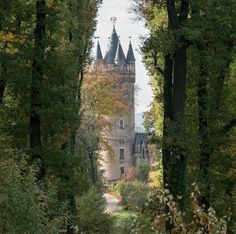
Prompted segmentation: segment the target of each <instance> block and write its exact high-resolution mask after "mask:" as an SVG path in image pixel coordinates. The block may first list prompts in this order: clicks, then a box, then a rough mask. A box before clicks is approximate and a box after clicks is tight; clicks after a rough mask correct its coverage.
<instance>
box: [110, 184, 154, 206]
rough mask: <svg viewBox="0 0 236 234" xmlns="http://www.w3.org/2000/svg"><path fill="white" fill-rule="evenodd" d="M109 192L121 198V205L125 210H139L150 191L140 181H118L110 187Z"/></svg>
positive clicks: (146, 185)
mask: <svg viewBox="0 0 236 234" xmlns="http://www.w3.org/2000/svg"><path fill="white" fill-rule="evenodd" d="M110 190H111V191H112V192H114V193H116V194H117V195H120V196H121V203H122V204H123V205H125V206H126V207H127V208H132V209H141V208H142V207H143V206H144V203H145V202H146V200H147V198H148V194H149V192H150V190H151V188H150V187H149V185H148V184H146V183H143V182H140V181H123V180H121V181H118V182H114V183H113V184H111V185H110Z"/></svg>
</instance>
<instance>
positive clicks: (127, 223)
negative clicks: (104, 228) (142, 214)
mask: <svg viewBox="0 0 236 234" xmlns="http://www.w3.org/2000/svg"><path fill="white" fill-rule="evenodd" d="M112 215H113V217H114V220H115V224H114V227H113V230H112V233H115V234H130V233H132V229H133V227H134V225H135V220H136V218H137V217H138V215H137V213H136V212H133V211H125V210H122V211H118V212H115V213H113V214H112Z"/></svg>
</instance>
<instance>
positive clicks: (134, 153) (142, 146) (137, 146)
mask: <svg viewBox="0 0 236 234" xmlns="http://www.w3.org/2000/svg"><path fill="white" fill-rule="evenodd" d="M95 63H100V64H103V66H104V67H105V69H106V70H107V71H108V72H109V71H111V72H115V73H116V74H117V76H118V78H119V80H120V81H121V82H122V86H123V87H124V88H125V97H124V98H125V99H126V103H127V105H128V107H127V109H128V113H127V114H126V115H124V116H123V117H118V116H117V117H108V120H109V122H110V123H111V124H112V126H113V128H112V130H110V131H109V132H108V131H106V132H105V134H106V137H107V139H108V144H109V146H110V147H111V148H112V151H113V152H114V155H112V156H111V155H110V154H109V152H107V151H103V152H102V160H101V164H102V169H103V170H104V172H105V173H104V174H105V179H106V180H107V181H112V180H117V179H119V178H121V177H122V176H123V175H124V174H125V173H126V172H127V171H128V169H129V168H131V167H134V166H135V165H137V163H138V162H139V161H140V160H143V159H147V158H148V151H147V145H146V143H145V138H144V134H143V133H135V95H134V87H135V79H136V75H135V57H134V51H133V47H132V44H131V41H130V43H129V48H128V52H127V55H126V56H125V54H124V51H123V48H122V45H121V42H120V40H119V37H118V35H117V32H116V28H115V26H113V30H112V34H111V37H110V40H109V44H108V50H107V52H106V54H105V56H104V57H103V55H102V51H101V47H100V44H99V42H98V44H97V50H96V59H95Z"/></svg>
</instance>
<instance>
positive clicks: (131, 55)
mask: <svg viewBox="0 0 236 234" xmlns="http://www.w3.org/2000/svg"><path fill="white" fill-rule="evenodd" d="M126 60H127V62H128V63H132V62H135V57H134V51H133V46H132V44H131V41H130V43H129V49H128V53H127V56H126Z"/></svg>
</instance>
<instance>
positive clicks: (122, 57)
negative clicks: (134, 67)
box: [115, 42, 126, 64]
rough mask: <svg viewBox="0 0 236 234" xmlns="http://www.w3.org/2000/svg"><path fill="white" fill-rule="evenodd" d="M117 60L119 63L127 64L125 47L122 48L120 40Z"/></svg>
mask: <svg viewBox="0 0 236 234" xmlns="http://www.w3.org/2000/svg"><path fill="white" fill-rule="evenodd" d="M115 62H116V63H117V64H126V58H125V54H124V51H123V48H122V46H121V44H120V42H118V46H117V51H116V57H115Z"/></svg>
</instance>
